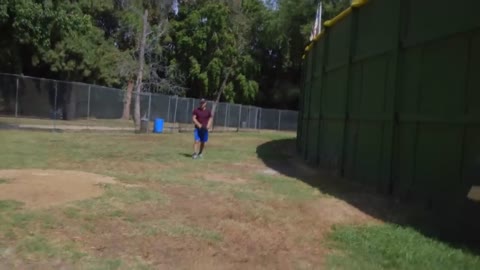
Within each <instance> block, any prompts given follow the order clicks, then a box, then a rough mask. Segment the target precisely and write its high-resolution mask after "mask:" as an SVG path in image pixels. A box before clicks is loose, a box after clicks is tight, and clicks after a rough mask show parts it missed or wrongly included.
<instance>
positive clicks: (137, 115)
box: [134, 9, 148, 129]
mask: <svg viewBox="0 0 480 270" xmlns="http://www.w3.org/2000/svg"><path fill="white" fill-rule="evenodd" d="M147 26H148V9H145V14H144V15H143V32H142V41H141V42H140V65H139V68H138V75H137V90H136V91H135V115H134V121H135V126H136V127H137V129H139V128H140V92H141V91H142V81H143V69H144V65H145V46H146V43H147Z"/></svg>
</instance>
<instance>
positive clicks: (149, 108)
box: [147, 93, 152, 121]
mask: <svg viewBox="0 0 480 270" xmlns="http://www.w3.org/2000/svg"><path fill="white" fill-rule="evenodd" d="M148 94H149V95H148V112H147V115H148V116H147V118H148V121H150V120H151V119H150V111H151V109H152V93H148Z"/></svg>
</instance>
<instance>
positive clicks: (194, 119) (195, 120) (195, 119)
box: [192, 115, 202, 128]
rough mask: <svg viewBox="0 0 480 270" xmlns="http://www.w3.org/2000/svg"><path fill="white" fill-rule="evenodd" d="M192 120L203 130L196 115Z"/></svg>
mask: <svg viewBox="0 0 480 270" xmlns="http://www.w3.org/2000/svg"><path fill="white" fill-rule="evenodd" d="M192 120H193V123H195V126H197V127H198V128H201V127H202V124H200V122H198V120H197V116H196V115H194V116H193V117H192Z"/></svg>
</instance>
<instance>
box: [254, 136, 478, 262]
mask: <svg viewBox="0 0 480 270" xmlns="http://www.w3.org/2000/svg"><path fill="white" fill-rule="evenodd" d="M295 149H296V141H295V139H282V140H275V141H270V142H267V143H264V144H262V145H260V146H258V147H257V155H258V157H259V158H260V159H261V160H262V161H263V162H264V163H265V165H266V166H268V167H270V168H271V169H274V170H276V171H277V172H279V173H281V174H283V175H285V176H288V177H292V178H296V179H298V180H300V181H302V182H304V183H307V184H308V185H310V186H312V187H315V188H317V189H318V190H319V191H320V192H322V193H324V194H328V195H331V196H334V197H336V198H338V199H340V200H343V201H345V202H347V203H349V204H350V205H352V206H354V207H356V208H358V209H359V210H361V211H363V212H364V213H366V214H369V215H370V216H372V217H375V218H377V219H380V220H382V221H384V222H387V223H393V224H397V225H400V226H408V227H411V228H414V229H415V230H417V231H418V232H420V233H422V234H423V235H425V236H427V237H430V238H434V239H438V240H440V241H442V242H445V243H448V244H450V245H452V246H455V247H459V248H465V249H468V250H469V251H470V252H472V253H475V254H477V255H480V222H479V219H480V218H478V217H480V207H479V206H480V205H478V204H475V203H473V202H465V204H464V205H467V207H465V208H463V209H462V211H443V212H442V211H434V210H431V209H429V208H427V207H426V206H425V205H424V204H420V203H418V202H417V203H414V202H405V201H402V202H400V201H398V200H397V199H395V198H393V197H391V196H386V195H382V194H379V193H378V192H376V191H375V190H374V189H373V188H371V187H367V186H364V185H360V184H358V183H355V182H352V181H349V180H346V179H343V178H340V177H336V176H333V175H332V174H329V173H327V172H325V171H322V170H320V169H318V168H313V167H310V166H308V165H306V163H305V162H304V161H303V160H301V159H300V157H298V156H297V155H296V150H295ZM467 210H468V212H467ZM445 212H448V214H446V213H445ZM473 217H477V218H473Z"/></svg>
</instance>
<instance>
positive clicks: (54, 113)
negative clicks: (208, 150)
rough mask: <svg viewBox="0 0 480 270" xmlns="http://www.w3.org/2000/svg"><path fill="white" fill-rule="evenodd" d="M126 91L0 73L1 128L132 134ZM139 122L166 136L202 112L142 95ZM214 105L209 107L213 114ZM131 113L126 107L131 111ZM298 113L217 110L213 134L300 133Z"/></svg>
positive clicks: (185, 101)
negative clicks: (158, 122)
mask: <svg viewBox="0 0 480 270" xmlns="http://www.w3.org/2000/svg"><path fill="white" fill-rule="evenodd" d="M125 95H126V91H124V90H121V89H114V88H108V87H102V86H97V85H89V84H83V83H73V82H63V81H55V80H48V79H41V78H33V77H26V76H19V75H11V74H1V73H0V126H1V127H3V128H8V127H11V128H44V129H66V130H68V129H71V130H83V129H96V130H105V131H107V130H126V131H133V130H134V124H133V121H132V120H131V119H132V115H133V112H134V105H135V99H136V95H135V93H133V94H132V99H131V103H130V106H129V108H130V113H129V114H128V115H127V119H125V118H124V111H125V107H126V105H125ZM139 98H140V105H141V112H140V113H141V117H142V118H143V119H148V120H149V121H150V127H149V129H150V130H151V129H152V127H153V124H152V123H151V121H154V120H155V119H159V118H160V119H163V120H164V123H165V124H164V130H165V131H166V132H176V131H180V132H181V131H187V130H192V129H193V124H192V111H193V110H194V109H195V108H196V107H198V106H199V100H198V99H193V98H185V97H177V96H167V95H162V94H152V93H141V94H140V97H139ZM212 105H213V102H208V106H209V109H212ZM127 107H128V106H127ZM297 115H298V114H297V112H296V111H288V110H275V109H263V108H259V107H254V106H246V105H241V104H231V103H219V104H217V107H216V111H215V115H214V122H213V128H214V131H241V130H280V131H296V130H297V120H298V119H297V118H298V116H297Z"/></svg>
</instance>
